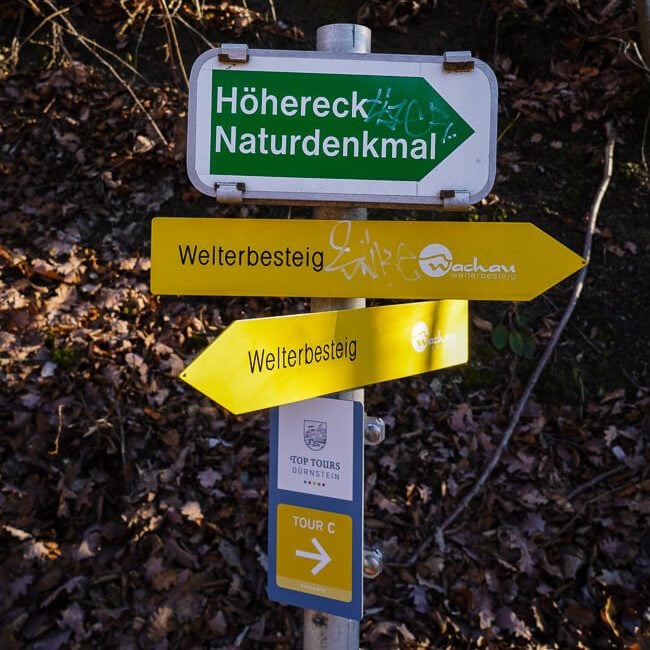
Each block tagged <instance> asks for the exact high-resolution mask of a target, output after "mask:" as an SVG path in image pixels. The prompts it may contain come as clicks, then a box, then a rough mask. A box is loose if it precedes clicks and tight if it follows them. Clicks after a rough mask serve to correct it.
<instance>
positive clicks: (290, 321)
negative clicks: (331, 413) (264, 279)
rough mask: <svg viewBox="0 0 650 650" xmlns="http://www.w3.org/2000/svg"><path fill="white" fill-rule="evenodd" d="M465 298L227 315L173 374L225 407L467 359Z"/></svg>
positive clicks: (269, 402) (240, 408)
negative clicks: (224, 324) (221, 328)
mask: <svg viewBox="0 0 650 650" xmlns="http://www.w3.org/2000/svg"><path fill="white" fill-rule="evenodd" d="M467 350H468V345H467V302H466V301H464V300H444V301H440V302H433V301H429V302H420V303H409V304H403V305H388V306H383V307H371V308H369V309H346V310H343V311H327V312H317V313H313V314H299V315H297V316H277V317H272V318H257V319H251V320H240V321H236V322H234V323H233V324H232V325H230V327H228V328H227V329H226V331H225V332H224V333H223V334H221V336H219V338H217V339H216V340H215V341H214V342H213V343H211V344H210V345H209V346H208V347H207V348H206V349H205V350H204V351H203V352H202V353H201V354H200V355H199V356H198V357H197V358H196V359H195V360H194V361H193V362H192V363H191V364H190V365H189V366H188V367H187V368H186V369H185V370H184V371H183V372H182V373H181V378H182V379H183V380H184V381H186V382H187V383H188V384H190V385H191V386H193V387H194V388H196V389H197V390H199V391H201V392H202V393H204V394H205V395H207V396H208V397H209V398H211V399H213V400H214V401H215V402H217V403H219V404H221V405H222V406H224V407H226V408H227V409H228V410H230V411H232V412H233V413H246V412H247V411H255V410H258V409H262V408H267V407H269V406H278V405H280V404H288V403H290V402H297V401H300V400H305V399H310V398H312V397H317V396H319V395H327V394H329V393H335V392H339V391H342V390H348V389H351V388H356V387H358V386H365V385H367V384H374V383H377V382H382V381H388V380H389V379H398V378H400V377H408V376H410V375H417V374H419V373H422V372H427V371H429V370H437V369H439V368H446V367H447V366H453V365H456V364H459V363H464V362H466V361H467V354H468V352H467Z"/></svg>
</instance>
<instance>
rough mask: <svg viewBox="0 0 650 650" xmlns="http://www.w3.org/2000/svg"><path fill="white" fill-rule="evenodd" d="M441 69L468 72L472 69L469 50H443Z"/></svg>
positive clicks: (472, 63) (472, 64)
mask: <svg viewBox="0 0 650 650" xmlns="http://www.w3.org/2000/svg"><path fill="white" fill-rule="evenodd" d="M442 69H443V70H446V71H447V72H468V71H469V70H473V69H474V60H473V59H472V53H471V52H469V51H466V50H464V51H462V52H445V53H444V54H443V55H442Z"/></svg>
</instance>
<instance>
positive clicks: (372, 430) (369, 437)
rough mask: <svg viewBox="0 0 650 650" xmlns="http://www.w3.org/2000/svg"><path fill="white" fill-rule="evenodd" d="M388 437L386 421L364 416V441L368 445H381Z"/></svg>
mask: <svg viewBox="0 0 650 650" xmlns="http://www.w3.org/2000/svg"><path fill="white" fill-rule="evenodd" d="M385 438H386V423H385V422H384V421H383V420H382V419H381V418H373V417H369V416H368V415H364V417H363V441H364V442H365V444H366V445H372V446H375V445H379V444H381V443H382V442H383V441H384V439H385Z"/></svg>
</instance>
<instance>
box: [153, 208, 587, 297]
mask: <svg viewBox="0 0 650 650" xmlns="http://www.w3.org/2000/svg"><path fill="white" fill-rule="evenodd" d="M584 264H585V260H584V259H583V258H582V257H580V256H579V255H576V254H575V253H573V252H572V251H571V250H569V249H568V248H566V247H565V246H564V245H562V244H560V243H559V242H558V241H556V240H555V239H553V238H552V237H550V236H549V235H547V234H546V233H544V232H543V231H542V230H540V229H539V228H537V227H536V226H534V225H532V224H529V223H467V222H464V223H463V222H441V221H327V220H304V219H303V220H300V219H298V220H296V219H290V220H289V219H216V218H214V219H211V218H172V217H158V218H156V219H154V220H153V223H152V233H151V290H152V292H153V293H161V294H181V295H223V296H279V295H281V296H313V297H338V298H346V297H347V298H351V297H366V298H409V299H420V298H458V299H463V300H530V299H532V298H534V297H535V296H537V295H538V294H540V293H542V292H543V291H545V290H546V289H548V288H550V287H551V286H553V285H554V284H556V283H557V282H560V281H561V280H563V279H564V278H565V277H567V276H568V275H570V274H571V273H574V272H575V271H577V270H578V269H580V268H582V266H584Z"/></svg>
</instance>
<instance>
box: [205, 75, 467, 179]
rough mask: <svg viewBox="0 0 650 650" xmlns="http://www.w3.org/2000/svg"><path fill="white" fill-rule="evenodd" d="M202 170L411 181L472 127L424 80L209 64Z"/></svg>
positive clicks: (459, 142)
mask: <svg viewBox="0 0 650 650" xmlns="http://www.w3.org/2000/svg"><path fill="white" fill-rule="evenodd" d="M211 114H212V122H211V136H210V138H211V141H210V173H211V174H215V175H238V174H240V175H247V176H274V177H298V178H332V179H336V178H341V179H360V180H366V179H367V180H395V181H419V180H421V179H422V178H423V177H424V176H426V174H428V173H429V172H430V171H431V170H432V169H434V168H435V167H437V166H438V165H439V164H440V163H441V162H442V161H443V160H445V158H447V157H448V156H449V155H450V154H451V153H452V152H453V151H454V150H456V149H457V148H458V147H459V146H460V145H462V144H463V142H465V141H466V140H467V139H468V138H469V137H470V136H471V135H472V134H473V133H474V130H473V129H472V127H471V126H470V125H469V124H467V122H465V121H464V120H463V119H462V118H461V117H460V115H459V114H458V113H457V112H456V111H455V110H454V109H453V107H452V106H451V105H450V104H449V103H448V102H447V101H446V100H445V99H444V98H443V97H442V96H441V95H440V94H439V93H438V92H437V91H436V90H435V89H434V88H433V87H432V86H431V85H430V84H429V83H428V82H427V81H426V80H425V79H423V78H420V77H393V76H387V77H380V76H371V75H334V74H320V73H300V72H286V73H285V72H248V71H241V70H237V69H235V70H214V71H213V73H212V106H211Z"/></svg>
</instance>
